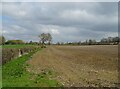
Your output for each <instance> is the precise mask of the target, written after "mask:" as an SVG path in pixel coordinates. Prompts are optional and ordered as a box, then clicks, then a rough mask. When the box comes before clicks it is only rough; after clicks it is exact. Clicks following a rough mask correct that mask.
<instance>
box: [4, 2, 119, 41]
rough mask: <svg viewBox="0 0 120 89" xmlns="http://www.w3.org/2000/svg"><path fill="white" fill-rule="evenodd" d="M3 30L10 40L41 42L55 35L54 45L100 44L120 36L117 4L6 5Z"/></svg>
mask: <svg viewBox="0 0 120 89" xmlns="http://www.w3.org/2000/svg"><path fill="white" fill-rule="evenodd" d="M2 23H3V24H2V26H3V27H2V29H3V32H2V33H3V35H4V36H5V37H6V39H7V40H10V39H22V40H24V41H30V40H32V41H38V40H39V38H38V35H39V34H40V33H43V32H44V33H51V34H52V37H53V42H58V41H60V42H67V41H68V42H70V41H84V40H86V39H96V40H99V39H101V38H103V37H108V36H112V37H113V36H118V3H117V2H84V3H83V2H79V3H77V2H75V3H73V2H72V3H70V2H66V3H65V2H61V3H54V2H49V3H48V2H46V3H42V2H39V3H35V2H22V3H15V2H13V3H8V2H5V3H2Z"/></svg>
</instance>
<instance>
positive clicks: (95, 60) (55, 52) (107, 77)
mask: <svg viewBox="0 0 120 89" xmlns="http://www.w3.org/2000/svg"><path fill="white" fill-rule="evenodd" d="M28 63H29V64H30V65H31V66H32V67H29V68H28V71H31V72H34V73H41V72H42V71H43V70H45V69H49V70H52V71H55V72H56V73H57V76H55V77H54V78H55V79H56V80H58V81H59V82H60V83H62V84H63V85H64V86H65V87H70V86H75V87H88V86H92V87H94V86H95V87H100V86H105V87H114V86H115V85H116V83H117V82H118V46H114V45H109V46H107V45H106V46H49V47H47V48H45V49H43V50H41V51H39V52H37V53H36V54H35V55H34V56H33V57H32V59H31V60H29V61H28Z"/></svg>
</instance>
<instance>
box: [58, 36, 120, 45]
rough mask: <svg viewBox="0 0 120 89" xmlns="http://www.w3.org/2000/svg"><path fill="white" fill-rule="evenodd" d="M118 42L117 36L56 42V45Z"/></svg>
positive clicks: (112, 43)
mask: <svg viewBox="0 0 120 89" xmlns="http://www.w3.org/2000/svg"><path fill="white" fill-rule="evenodd" d="M117 44H120V38H119V37H108V38H102V39H101V40H100V41H96V40H95V39H89V40H86V41H84V42H81V41H78V42H57V43H56V45H117Z"/></svg>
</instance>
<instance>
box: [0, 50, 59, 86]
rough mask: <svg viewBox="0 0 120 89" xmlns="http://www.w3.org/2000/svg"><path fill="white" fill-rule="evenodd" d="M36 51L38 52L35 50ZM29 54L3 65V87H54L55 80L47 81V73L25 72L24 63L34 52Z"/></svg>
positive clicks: (56, 83)
mask: <svg viewBox="0 0 120 89" xmlns="http://www.w3.org/2000/svg"><path fill="white" fill-rule="evenodd" d="M36 51H38V50H36ZM36 51H34V52H31V53H29V54H26V55H24V56H22V57H19V58H17V59H15V60H11V61H10V62H8V63H6V64H5V65H3V68H2V73H3V81H2V82H3V87H44V86H46V87H56V86H60V85H59V84H58V82H57V81H56V80H50V79H49V77H48V76H49V75H50V74H49V73H48V74H46V73H43V74H34V73H30V72H28V71H26V67H28V66H30V65H28V64H26V61H27V60H28V59H29V58H30V57H31V56H32V55H33V54H34V53H35V52H36Z"/></svg>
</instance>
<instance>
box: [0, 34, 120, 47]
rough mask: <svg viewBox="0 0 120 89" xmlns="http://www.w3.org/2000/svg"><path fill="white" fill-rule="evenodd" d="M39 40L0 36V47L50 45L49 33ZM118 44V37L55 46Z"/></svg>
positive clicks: (60, 43) (50, 37)
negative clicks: (10, 38) (12, 38)
mask: <svg viewBox="0 0 120 89" xmlns="http://www.w3.org/2000/svg"><path fill="white" fill-rule="evenodd" d="M38 37H39V38H40V40H39V42H33V41H29V42H24V41H23V40H6V39H5V37H4V36H0V45H5V44H11V45H12V44H31V45H43V46H44V45H51V44H52V36H51V34H50V33H42V34H40V35H39V36H38ZM117 44H120V37H108V38H102V39H101V40H100V41H96V40H95V39H88V40H85V41H84V42H81V41H78V42H57V43H56V44H55V45H117Z"/></svg>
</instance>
